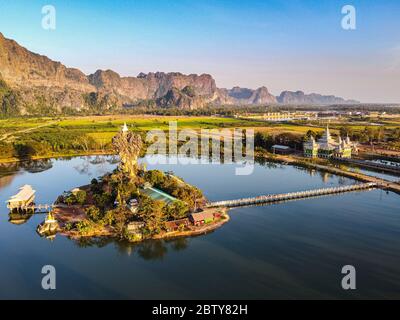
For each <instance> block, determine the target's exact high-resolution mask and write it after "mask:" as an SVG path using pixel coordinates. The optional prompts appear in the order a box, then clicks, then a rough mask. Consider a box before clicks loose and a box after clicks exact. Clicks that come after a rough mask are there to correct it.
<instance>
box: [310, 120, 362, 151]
mask: <svg viewBox="0 0 400 320" xmlns="http://www.w3.org/2000/svg"><path fill="white" fill-rule="evenodd" d="M303 149H304V156H305V157H307V158H315V157H318V158H351V156H352V152H353V151H356V150H357V146H356V144H355V143H353V142H351V141H350V138H349V137H348V136H347V137H346V138H345V139H342V138H341V137H339V139H338V141H335V140H334V139H333V138H332V136H331V133H330V130H329V127H328V126H327V127H326V130H325V132H324V134H323V136H322V137H321V139H319V140H318V141H315V139H314V137H312V136H311V138H310V139H309V140H308V141H306V142H305V143H304V145H303Z"/></svg>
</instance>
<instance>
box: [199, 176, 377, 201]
mask: <svg viewBox="0 0 400 320" xmlns="http://www.w3.org/2000/svg"><path fill="white" fill-rule="evenodd" d="M376 186H377V184H376V183H373V182H369V183H362V184H355V185H350V186H343V187H332V188H324V189H316V190H305V191H298V192H289V193H283V194H275V195H274V194H272V195H271V194H270V195H263V196H257V197H252V198H242V199H236V200H225V201H216V202H211V203H209V204H208V205H207V206H208V207H221V206H227V207H235V206H243V205H250V204H257V203H268V202H275V201H282V200H290V199H301V198H307V197H312V196H318V195H327V194H335V193H342V192H349V191H354V190H363V189H370V188H373V187H376Z"/></svg>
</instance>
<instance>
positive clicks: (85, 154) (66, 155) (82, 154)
mask: <svg viewBox="0 0 400 320" xmlns="http://www.w3.org/2000/svg"><path fill="white" fill-rule="evenodd" d="M113 154H114V153H113V152H112V151H91V152H80V153H59V154H53V155H47V156H33V157H31V158H27V159H20V158H4V159H0V164H3V163H21V162H26V161H35V160H46V159H57V158H69V157H71V158H73V157H89V156H110V155H113Z"/></svg>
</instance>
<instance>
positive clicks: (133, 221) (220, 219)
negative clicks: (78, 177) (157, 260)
mask: <svg viewBox="0 0 400 320" xmlns="http://www.w3.org/2000/svg"><path fill="white" fill-rule="evenodd" d="M142 145H143V143H142V140H141V137H140V135H138V134H135V133H133V132H131V131H129V130H128V128H127V126H126V125H124V126H123V128H122V130H121V131H120V132H119V133H118V134H117V135H116V136H115V137H114V138H113V147H114V149H115V152H116V153H117V154H118V155H119V157H120V163H119V166H118V168H117V169H115V170H114V171H113V172H111V173H108V174H106V175H104V176H102V177H101V178H99V179H93V180H92V181H91V183H90V184H89V185H85V186H80V187H78V188H76V189H73V190H71V191H69V192H65V193H64V194H62V195H60V196H59V197H58V199H57V200H56V202H55V206H54V209H53V210H52V211H51V212H50V213H49V214H48V216H47V218H46V220H45V221H44V222H43V223H42V224H40V225H39V226H38V232H39V234H41V235H45V236H52V235H53V234H54V233H60V234H62V235H65V236H68V237H70V238H73V239H79V238H82V237H101V236H108V237H115V238H118V239H125V240H128V241H131V242H137V241H142V240H146V239H160V238H167V237H178V236H191V235H198V234H204V233H207V232H209V231H212V230H214V229H216V228H218V227H220V226H221V225H223V224H224V223H226V222H227V221H229V216H228V214H227V209H226V208H223V207H222V208H221V207H220V208H206V203H207V201H206V199H205V197H204V196H203V194H202V192H201V190H199V189H198V188H196V187H194V186H192V185H190V184H188V183H186V182H185V181H183V180H182V179H181V178H179V177H176V176H175V175H173V173H172V172H162V171H160V170H149V171H147V170H146V167H145V165H140V164H138V161H137V160H138V157H139V154H140V151H141V149H142Z"/></svg>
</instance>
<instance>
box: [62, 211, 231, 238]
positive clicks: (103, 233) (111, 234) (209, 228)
mask: <svg viewBox="0 0 400 320" xmlns="http://www.w3.org/2000/svg"><path fill="white" fill-rule="evenodd" d="M219 209H220V210H222V215H221V217H222V218H221V219H219V220H218V221H215V222H213V223H209V224H205V225H202V226H200V227H195V226H194V227H191V230H183V231H164V232H162V233H159V234H156V235H153V236H151V237H149V238H141V239H138V240H135V241H129V240H127V241H128V242H130V243H139V242H142V241H146V240H162V239H173V238H180V237H193V236H198V235H203V234H207V233H210V232H213V231H215V230H217V229H219V228H221V227H222V226H223V225H224V224H225V223H227V222H229V221H230V219H231V217H230V216H229V214H228V211H229V209H228V208H225V207H221V208H219ZM57 215H62V213H61V212H59V211H57V209H56V212H55V216H56V217H57ZM58 234H59V235H61V236H65V237H67V238H68V239H71V240H80V239H87V238H103V237H104V238H111V239H119V238H120V234H119V233H118V232H116V231H114V230H112V229H110V228H104V229H102V230H99V231H96V232H93V233H90V234H78V233H77V232H74V231H66V230H64V229H61V231H59V232H58Z"/></svg>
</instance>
